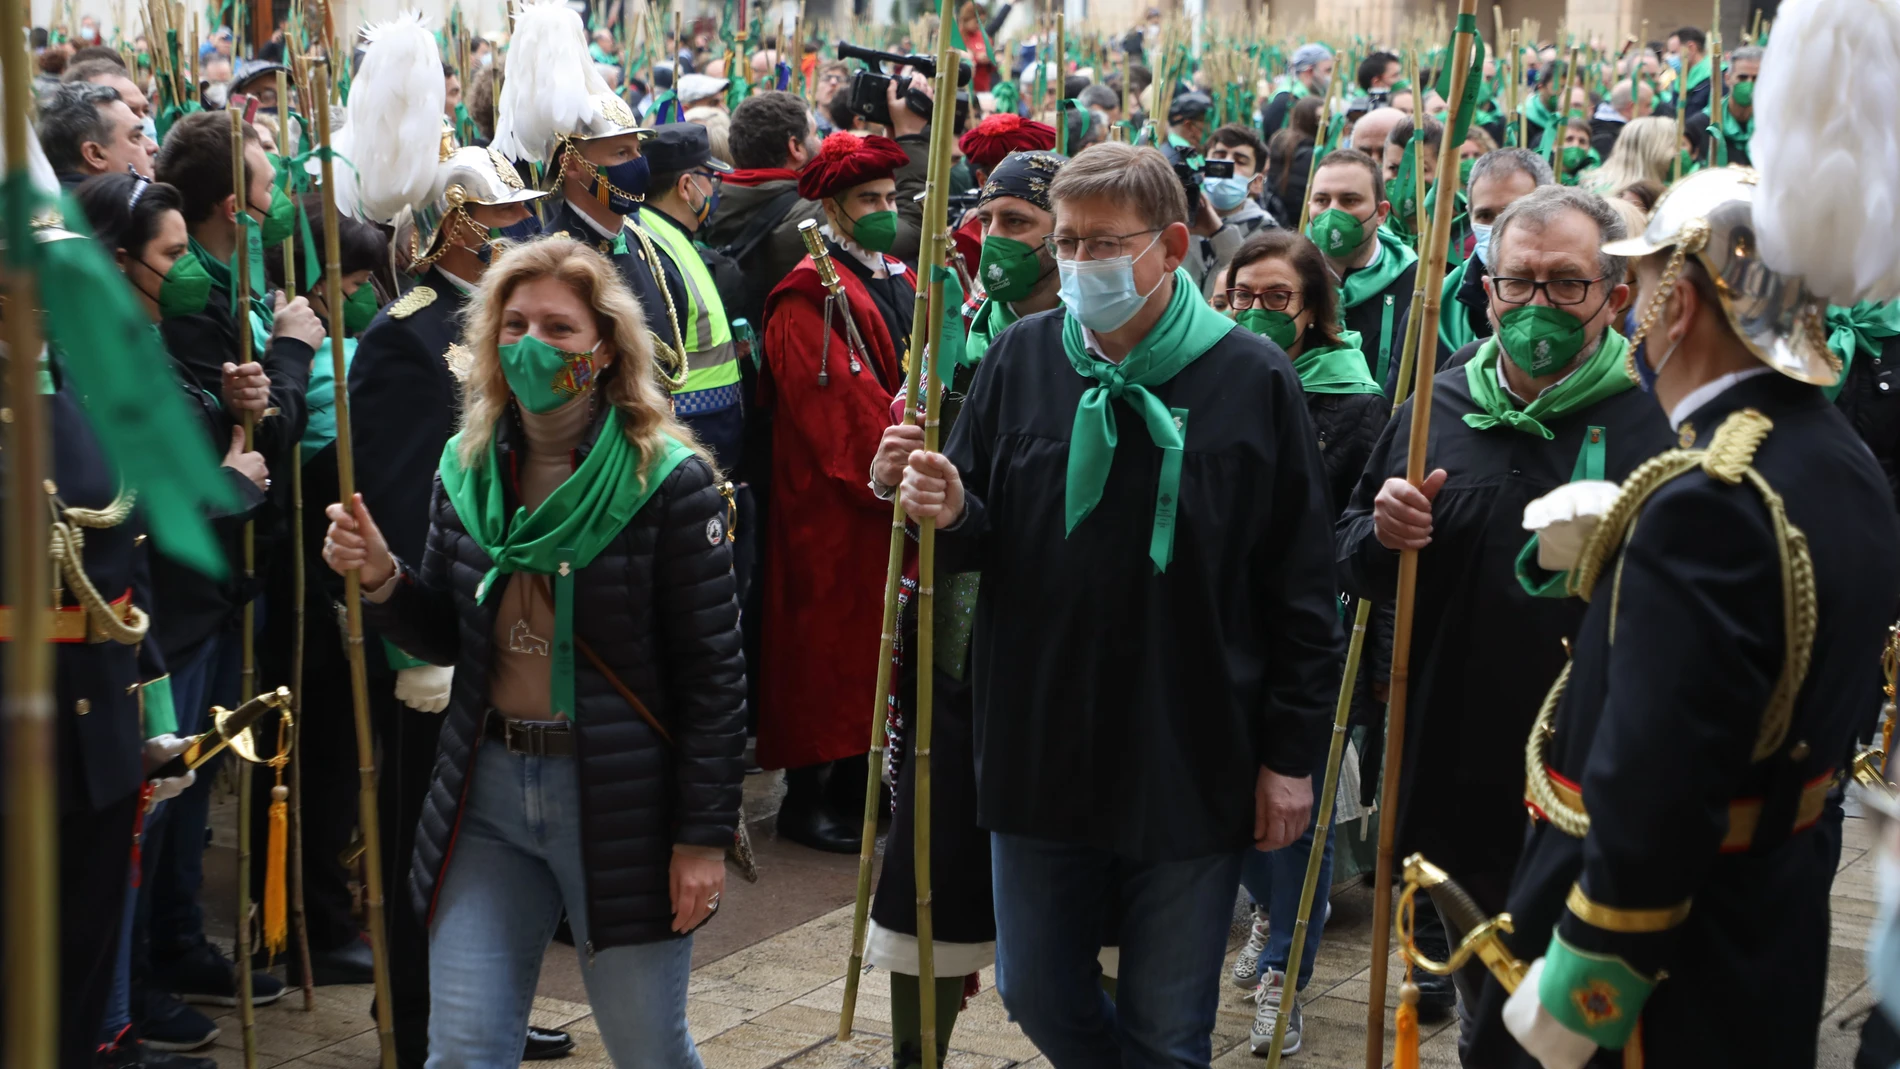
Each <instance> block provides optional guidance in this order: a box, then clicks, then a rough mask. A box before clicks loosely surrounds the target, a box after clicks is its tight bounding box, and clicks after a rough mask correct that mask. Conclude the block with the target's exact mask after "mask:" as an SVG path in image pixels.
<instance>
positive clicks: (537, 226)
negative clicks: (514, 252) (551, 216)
mask: <svg viewBox="0 0 1900 1069" xmlns="http://www.w3.org/2000/svg"><path fill="white" fill-rule="evenodd" d="M540 235H541V221H540V220H539V219H536V218H535V217H534V216H532V215H530V216H528V217H527V218H526V219H523V220H522V221H520V222H519V223H510V224H508V225H507V226H504V227H502V228H501V229H499V230H497V231H495V236H496V237H498V238H506V239H507V240H509V241H513V242H524V241H533V240H534V239H535V238H537V237H539V236H540Z"/></svg>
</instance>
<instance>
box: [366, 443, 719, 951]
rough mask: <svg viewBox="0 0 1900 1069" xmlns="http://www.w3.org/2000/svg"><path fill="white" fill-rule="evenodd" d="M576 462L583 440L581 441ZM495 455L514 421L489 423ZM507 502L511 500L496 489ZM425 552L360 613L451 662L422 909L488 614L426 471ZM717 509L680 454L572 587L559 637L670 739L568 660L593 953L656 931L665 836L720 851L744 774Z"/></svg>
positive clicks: (439, 852) (439, 859) (483, 699)
mask: <svg viewBox="0 0 1900 1069" xmlns="http://www.w3.org/2000/svg"><path fill="white" fill-rule="evenodd" d="M599 427H600V424H599V422H596V423H595V425H594V431H593V432H590V437H589V438H588V440H587V443H586V444H585V445H584V446H583V447H582V448H581V450H580V454H581V455H583V456H584V455H585V454H586V452H587V451H588V450H589V449H591V448H592V447H593V438H592V437H591V434H593V433H598V431H599ZM500 431H501V439H500V441H499V443H498V445H499V448H500V455H499V457H498V463H500V464H502V465H504V466H507V465H510V464H512V463H513V462H514V459H515V458H514V456H513V453H514V452H515V450H516V449H518V448H519V447H520V446H519V443H520V429H519V426H518V425H516V424H515V421H514V420H512V419H509V420H504V422H503V426H502V428H500ZM509 497H510V500H509V503H508V507H509V508H510V509H511V510H512V509H513V508H514V507H515V501H514V500H513V498H514V494H513V493H512V492H511V493H510V495H509ZM430 515H431V523H430V526H429V547H428V551H427V552H426V553H425V554H424V556H423V558H422V564H421V567H420V569H417V568H415V567H414V566H412V565H410V564H407V563H399V567H400V568H401V570H402V578H401V581H400V582H399V583H398V585H397V589H396V591H395V593H394V595H393V596H392V597H390V599H389V600H388V601H386V602H384V603H383V604H381V605H376V604H372V603H368V602H367V601H366V602H365V611H366V613H367V619H368V620H369V622H370V623H371V624H372V625H373V626H374V627H375V628H376V630H377V631H379V632H380V633H382V634H384V635H386V636H388V637H389V638H390V639H391V640H392V641H394V642H395V643H396V644H397V645H398V646H400V647H402V649H404V650H405V651H407V652H409V653H411V654H413V655H415V656H417V657H421V658H424V659H426V660H428V661H430V662H432V663H435V664H452V665H455V666H456V672H455V684H454V689H453V690H452V691H451V693H450V699H449V708H448V711H447V713H445V714H444V715H445V716H446V718H447V719H446V720H445V721H444V723H443V725H442V742H441V749H440V750H439V752H438V753H437V755H436V762H435V778H434V781H433V782H432V783H431V784H430V787H429V798H428V803H427V805H426V807H425V808H424V810H423V815H422V824H421V827H420V828H419V829H418V830H417V835H416V856H415V861H414V864H413V866H412V869H411V874H410V884H411V890H412V891H413V892H414V894H415V905H416V909H417V912H418V914H419V915H420V916H422V917H423V918H425V922H426V919H427V918H428V917H429V915H430V912H431V910H432V909H433V905H434V899H435V892H436V889H437V888H438V887H439V886H440V880H441V877H442V875H443V873H444V870H445V866H446V865H447V864H448V862H449V859H450V857H451V853H452V851H453V849H454V840H455V833H456V829H457V827H458V822H459V819H460V815H461V806H462V800H463V797H464V795H465V792H466V791H467V789H468V786H469V783H468V775H469V773H470V770H471V769H472V768H473V767H474V760H475V748H476V746H477V745H478V744H479V743H480V741H481V728H482V718H483V716H484V715H485V714H486V711H487V709H488V700H487V699H488V667H489V661H490V645H491V639H492V636H493V635H494V630H495V608H494V602H493V601H492V600H491V601H490V602H489V603H488V604H486V605H482V604H478V603H477V602H476V600H475V587H476V585H477V584H479V583H480V582H481V580H482V576H483V574H484V573H486V572H487V570H488V568H489V567H490V564H491V562H490V560H489V557H488V555H487V554H486V553H483V552H482V550H481V548H480V547H479V546H477V545H476V544H475V541H474V539H472V538H470V537H469V535H468V532H467V531H466V530H465V529H464V528H463V526H462V522H461V519H460V518H459V517H458V516H457V515H456V512H455V508H454V506H453V505H451V504H450V503H449V500H448V498H447V496H445V495H444V493H443V491H442V484H441V480H440V479H438V480H436V483H435V491H434V496H433V499H432V500H431V502H430ZM726 522H727V516H726V505H725V501H724V499H723V498H722V497H721V495H720V492H719V484H718V483H717V481H716V480H715V477H714V475H713V471H712V469H711V468H710V467H709V466H708V465H707V464H706V463H705V462H704V461H702V460H699V459H697V458H694V459H690V460H687V461H686V462H685V463H683V464H681V465H680V466H679V467H678V468H676V469H674V471H673V473H672V474H671V475H669V476H667V478H666V481H665V482H663V483H662V484H661V485H660V488H659V490H658V491H657V492H656V493H655V494H654V495H653V497H652V498H651V499H650V500H648V501H647V503H646V505H645V506H644V507H642V508H641V509H640V511H639V512H638V513H635V514H634V517H633V519H632V521H631V522H629V523H628V524H627V527H626V529H625V530H623V531H622V532H621V533H620V534H619V535H617V536H616V537H615V538H614V540H613V541H612V542H610V543H609V544H608V546H607V548H606V549H604V550H602V551H601V553H600V555H599V556H598V557H595V558H594V562H593V563H592V564H590V565H588V566H587V567H586V568H583V569H582V570H581V572H580V574H579V576H578V581H577V582H576V583H575V604H574V634H575V636H576V637H577V638H579V639H582V640H584V641H586V642H587V643H588V644H589V645H590V646H592V647H593V649H594V651H595V652H596V653H598V654H599V655H600V658H601V659H602V660H603V661H605V662H606V663H607V664H608V666H609V667H611V668H612V669H613V671H614V674H615V675H617V676H619V678H620V680H621V682H622V683H624V684H625V685H626V686H627V687H628V688H629V689H630V690H632V691H633V692H634V693H635V694H637V695H639V696H640V699H641V700H642V701H643V702H644V703H645V705H646V707H647V708H648V709H649V710H650V711H651V712H652V713H653V715H654V716H655V717H656V718H657V719H658V720H659V721H660V722H661V723H663V724H665V725H667V730H668V731H669V732H670V733H671V734H672V736H673V742H672V745H671V746H668V745H667V744H666V743H665V742H664V741H662V740H661V738H660V737H659V735H657V734H656V733H655V732H654V731H653V730H652V728H650V727H648V726H647V724H646V722H645V721H644V720H642V719H641V717H640V715H639V714H638V713H637V712H635V711H634V709H633V707H632V706H631V705H629V704H627V702H626V701H625V700H624V699H623V698H621V697H620V695H619V693H618V692H617V691H616V690H615V689H614V687H613V685H612V684H611V683H609V682H608V681H607V679H606V678H605V677H603V676H602V675H601V674H600V673H598V672H597V671H595V670H594V668H593V667H592V666H591V665H590V664H589V663H588V661H587V659H586V658H576V659H575V661H576V663H575V680H574V692H575V697H576V700H577V704H578V708H577V710H576V722H575V727H576V729H577V731H578V732H579V738H578V740H577V741H578V743H579V753H580V756H579V757H578V758H577V760H579V762H580V783H581V819H582V827H581V853H582V858H583V860H584V862H585V863H586V866H587V872H588V883H587V917H588V925H587V926H588V929H589V933H590V935H591V936H592V947H591V949H593V950H602V949H606V948H608V947H613V946H624V945H628V944H633V943H652V942H657V941H659V940H662V939H669V938H674V933H673V931H672V905H671V899H670V896H669V892H668V872H669V867H670V865H671V862H672V857H673V845H674V844H675V843H687V844H691V845H695V846H715V847H720V848H724V847H726V846H728V845H730V844H731V843H732V838H733V833H734V830H735V827H736V825H737V822H738V815H739V800H740V784H741V781H742V779H743V778H744V774H745V767H744V765H743V763H742V762H741V760H740V755H741V753H742V752H743V751H744V749H745V726H746V717H745V662H744V658H743V655H742V653H741V651H740V642H739V626H738V622H739V605H738V602H737V600H736V598H735V595H734V586H733V579H732V554H731V551H730V549H729V548H728V545H727V540H726V537H725V531H726V526H725V525H726Z"/></svg>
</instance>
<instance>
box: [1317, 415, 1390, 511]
mask: <svg viewBox="0 0 1900 1069" xmlns="http://www.w3.org/2000/svg"><path fill="white" fill-rule="evenodd" d="M1391 414H1392V402H1391V401H1388V400H1386V397H1385V395H1384V394H1378V393H1309V394H1307V395H1306V418H1308V419H1310V420H1312V421H1313V434H1314V440H1315V441H1317V442H1318V443H1319V460H1320V466H1321V467H1322V468H1324V469H1325V471H1326V488H1327V496H1326V499H1327V502H1328V511H1329V512H1330V513H1331V514H1332V515H1334V516H1337V515H1339V513H1340V512H1342V511H1344V510H1345V508H1346V502H1347V500H1348V499H1350V498H1351V497H1352V488H1353V486H1354V485H1356V484H1357V483H1358V482H1359V475H1360V473H1361V472H1363V471H1365V470H1366V461H1367V460H1368V459H1369V458H1371V456H1372V447H1373V446H1374V445H1376V444H1377V443H1378V441H1379V432H1380V431H1381V430H1383V429H1384V428H1385V421H1386V420H1387V419H1388V418H1390V416H1391Z"/></svg>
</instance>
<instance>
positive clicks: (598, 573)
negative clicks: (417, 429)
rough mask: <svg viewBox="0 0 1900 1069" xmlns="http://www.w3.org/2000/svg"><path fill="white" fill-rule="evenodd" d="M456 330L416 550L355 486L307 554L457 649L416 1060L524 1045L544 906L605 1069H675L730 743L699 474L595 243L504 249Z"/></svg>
mask: <svg viewBox="0 0 1900 1069" xmlns="http://www.w3.org/2000/svg"><path fill="white" fill-rule="evenodd" d="M463 341H464V343H465V344H466V345H467V347H468V348H469V350H471V352H472V353H473V357H472V361H471V364H472V366H471V370H470V374H469V378H468V382H467V387H466V388H467V396H466V397H465V399H464V411H465V416H464V419H463V425H462V429H461V433H460V434H458V435H457V436H456V437H455V438H452V439H450V441H449V443H448V446H447V448H446V449H444V450H443V454H442V463H441V467H440V469H439V471H438V474H437V481H436V486H435V495H434V500H433V502H432V503H431V505H430V528H429V540H428V549H427V551H426V553H425V554H424V557H423V560H422V561H421V562H420V564H419V565H418V563H417V562H412V561H400V560H397V559H395V558H394V557H393V556H391V555H390V552H389V549H388V547H387V545H386V544H385V543H384V541H383V539H382V536H381V534H380V533H379V532H378V531H377V529H376V525H375V522H374V520H373V519H372V518H371V517H370V515H369V512H368V510H367V509H366V508H364V506H363V504H362V498H361V497H360V496H359V497H358V498H357V499H356V501H355V502H354V507H353V509H351V510H348V511H346V510H345V509H344V507H343V506H342V505H340V504H338V505H332V506H330V508H329V516H330V520H331V525H330V530H329V535H328V537H327V538H326V539H325V545H324V558H325V560H327V561H328V562H329V564H330V566H331V567H332V568H334V569H336V570H337V571H338V572H344V571H347V570H349V569H350V568H360V569H361V574H362V581H363V589H364V591H365V592H366V593H365V600H366V601H367V602H368V603H369V604H368V610H367V611H368V619H369V622H370V624H371V626H372V627H374V628H375V629H376V631H377V632H379V633H380V634H382V635H383V636H385V637H387V638H388V639H389V640H390V641H392V642H394V643H395V644H396V645H397V646H399V647H401V648H402V649H403V650H404V651H406V652H408V653H409V654H411V655H412V656H416V657H420V658H422V659H424V660H427V661H429V662H431V663H434V664H441V665H454V666H455V667H456V672H455V684H454V690H453V693H452V695H451V698H450V702H449V708H448V712H447V713H446V716H447V718H448V719H447V721H446V722H445V723H444V725H443V729H442V742H441V750H440V752H439V754H438V755H437V758H436V765H435V773H434V782H433V784H432V786H431V788H430V793H429V802H428V805H427V807H426V808H425V810H424V812H423V817H422V823H421V828H420V830H419V832H418V834H417V845H416V857H415V861H414V864H413V868H412V872H411V879H410V883H411V885H412V886H411V889H412V891H413V892H414V895H415V899H416V903H417V908H418V910H420V911H422V912H423V913H424V914H425V916H426V918H427V922H428V924H429V926H430V961H429V981H430V989H431V995H430V1020H429V1060H428V1065H429V1066H430V1067H431V1069H437V1067H447V1066H454V1067H456V1069H487V1067H491V1066H492V1067H501V1066H507V1067H509V1069H513V1067H514V1066H516V1065H518V1064H519V1063H520V1060H521V1049H522V1039H523V1036H524V1034H525V1032H526V1029H527V1025H528V1010H529V1006H530V1003H531V1002H532V1000H533V997H534V990H535V982H536V980H537V978H538V975H539V973H540V968H541V959H542V956H543V954H544V953H545V952H546V950H547V947H548V941H549V939H550V938H551V937H552V936H553V934H554V929H555V925H556V923H557V922H558V921H559V920H560V916H561V912H562V910H563V909H565V910H566V912H567V915H568V918H569V920H570V921H571V923H572V926H573V931H574V937H575V945H576V946H577V947H578V948H579V950H580V958H581V975H582V977H583V979H584V980H585V981H586V984H587V990H588V996H589V999H590V1001H591V1002H592V1003H593V1008H594V1020H595V1021H596V1022H597V1023H598V1024H599V1025H600V1034H601V1040H602V1042H603V1043H604V1044H605V1046H606V1048H607V1053H608V1054H609V1056H610V1057H612V1059H613V1062H614V1064H615V1065H619V1066H634V1065H638V1066H664V1067H681V1066H684V1067H689V1069H697V1067H698V1066H699V1065H700V1060H699V1056H698V1054H697V1053H696V1052H695V1050H694V1046H693V1041H692V1037H691V1035H690V1034H689V1033H688V1031H687V1027H686V985H687V979H688V975H689V972H690V968H691V959H692V935H691V933H692V931H693V930H694V929H695V928H697V927H699V926H700V925H701V924H703V923H705V921H706V920H707V919H708V918H710V917H711V916H712V915H713V912H714V911H715V910H717V909H718V908H719V895H720V891H721V890H722V889H723V887H724V883H725V867H724V861H723V857H724V853H725V847H726V846H727V845H728V844H729V843H731V842H732V837H733V830H734V822H735V820H736V818H737V814H738V810H739V795H740V780H741V777H742V775H743V768H742V765H741V763H740V752H741V750H742V748H743V746H744V741H745V706H744V698H745V674H744V668H743V664H742V661H741V657H740V644H739V632H738V615H739V610H738V605H737V603H736V602H735V600H734V595H733V580H732V568H731V557H730V553H729V551H728V549H727V544H726V542H727V539H726V523H727V516H726V505H725V502H724V499H723V498H722V496H721V493H720V482H719V479H718V476H717V475H716V473H715V472H714V470H713V468H712V466H711V464H710V463H709V462H708V461H707V460H706V459H705V456H704V453H703V451H702V450H701V449H700V448H699V446H698V445H697V444H696V443H694V441H693V437H692V433H691V432H690V431H688V430H687V429H686V428H685V427H684V426H682V425H681V424H680V423H678V422H677V421H675V419H674V418H673V416H672V414H671V411H670V409H669V406H668V404H667V398H666V395H665V394H664V393H662V392H661V390H660V388H659V386H658V385H657V384H656V380H655V377H654V374H653V354H652V350H651V348H650V343H649V341H648V336H647V331H646V325H645V322H644V320H643V319H642V317H641V314H640V307H639V305H638V304H636V303H635V301H634V299H633V296H632V295H631V294H630V293H629V292H628V291H627V289H626V286H625V284H624V283H623V282H622V281H621V280H620V276H619V274H618V273H617V272H616V271H615V270H614V268H613V266H612V265H611V264H609V263H608V262H607V260H606V259H604V258H603V257H602V256H600V254H598V253H596V252H594V251H593V250H592V249H589V248H587V247H586V246H584V245H581V244H579V243H578V242H575V241H573V240H571V239H569V238H565V237H550V238H544V239H542V240H540V241H536V242H532V243H530V244H527V245H522V246H518V247H515V248H513V249H510V250H509V251H507V252H505V253H503V254H502V255H501V256H500V258H499V259H497V260H496V261H495V263H494V265H493V266H491V267H490V268H489V269H488V271H487V273H486V274H485V275H484V276H483V278H482V283H481V289H480V291H479V292H478V293H477V295H476V297H475V300H474V302H473V304H472V305H471V306H470V310H469V318H468V325H467V327H466V330H465V332H464V335H463ZM371 462H372V463H373V462H374V461H373V458H371Z"/></svg>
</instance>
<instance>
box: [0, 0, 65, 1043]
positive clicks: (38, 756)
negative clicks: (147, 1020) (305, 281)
mask: <svg viewBox="0 0 1900 1069" xmlns="http://www.w3.org/2000/svg"><path fill="white" fill-rule="evenodd" d="M26 10H27V5H25V4H17V3H15V4H0V41H4V42H7V46H6V47H5V48H0V76H3V77H4V79H5V85H6V94H5V109H6V110H5V115H4V117H3V118H0V136H4V143H5V146H6V159H7V175H6V182H7V189H8V190H9V191H15V190H17V191H19V193H21V194H24V193H25V192H26V189H27V183H28V181H29V179H28V177H27V170H26V154H27V141H26V139H27V137H28V126H27V115H28V111H29V109H30V108H31V107H32V106H33V95H32V90H31V88H30V87H29V84H28V78H29V76H28V74H27V68H26V64H27V62H28V59H27V53H26V49H25V48H24V47H22V39H23V38H24V36H25V34H24V32H23V30H24V27H23V25H22V23H23V22H24V20H25V16H26ZM11 203H12V206H11V207H10V208H9V209H8V210H7V211H6V220H5V222H6V235H7V243H6V250H7V251H6V257H5V261H4V267H5V273H4V275H0V280H3V281H4V283H5V293H6V297H7V306H8V309H9V311H10V313H11V314H9V315H7V316H6V317H5V330H6V340H7V398H6V404H7V406H8V409H9V411H10V418H9V419H8V420H6V421H5V423H4V426H0V433H3V434H4V436H5V450H6V455H7V472H6V484H5V488H6V506H5V515H6V539H5V542H6V548H5V562H6V577H5V578H6V589H5V597H6V601H7V604H9V605H31V606H38V605H50V604H51V603H52V601H51V598H52V592H51V590H50V570H51V566H50V565H49V564H48V559H49V558H48V557H47V548H46V540H47V533H46V512H45V508H46V506H45V505H44V503H43V500H42V498H41V496H40V495H41V493H42V491H41V489H40V483H41V480H42V479H44V478H45V476H46V474H47V472H48V471H50V470H51V459H52V458H51V452H50V448H49V443H48V441H47V422H46V409H45V401H44V399H43V398H41V397H40V392H39V378H38V376H37V375H36V374H35V370H36V368H37V365H38V357H39V352H40V344H41V336H40V324H39V312H38V310H37V309H38V306H39V299H38V293H37V287H36V285H35V281H34V274H33V272H32V271H31V270H30V269H28V268H27V267H26V264H27V263H28V259H27V258H28V256H29V255H30V253H29V249H28V246H29V244H30V242H31V241H32V240H33V239H32V237H31V236H30V234H31V232H30V231H29V229H28V220H27V218H26V212H25V210H24V205H25V203H26V200H25V197H24V196H20V197H15V198H13V199H12V202H11ZM50 637H51V636H50V635H49V634H48V633H47V616H46V614H45V613H43V612H18V613H14V614H13V641H11V642H8V643H7V644H6V651H5V654H4V657H5V662H6V718H5V725H6V732H7V777H6V785H5V787H4V791H5V798H6V806H7V835H6V847H5V851H6V852H5V864H6V868H5V871H6V874H7V875H6V881H7V893H6V896H5V898H6V902H5V908H6V972H5V978H6V982H5V985H4V986H5V990H4V991H0V1000H4V1022H5V1025H6V1028H5V1032H6V1046H5V1049H4V1051H0V1053H3V1054H4V1057H5V1063H6V1064H7V1065H9V1066H21V1067H27V1066H49V1065H54V1064H57V1062H58V1058H57V1056H56V1055H55V1040H56V1037H57V1035H58V1025H59V1002H58V995H59V985H58V982H57V981H58V975H59V960H58V939H59V901H58V897H57V890H58V885H59V864H58V841H57V839H56V836H57V827H58V825H57V819H58V816H57V809H56V808H55V807H56V804H57V803H56V802H55V801H54V798H55V794H54V792H55V790H56V788H57V775H58V773H57V772H56V771H55V770H56V769H57V768H58V767H59V763H58V761H57V760H56V759H55V749H56V745H57V744H56V741H55V740H56V735H55V731H56V727H55V722H54V718H53V716H54V714H53V692H52V660H53V656H52V647H51V646H49V645H47V642H48V640H49V639H50Z"/></svg>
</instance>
